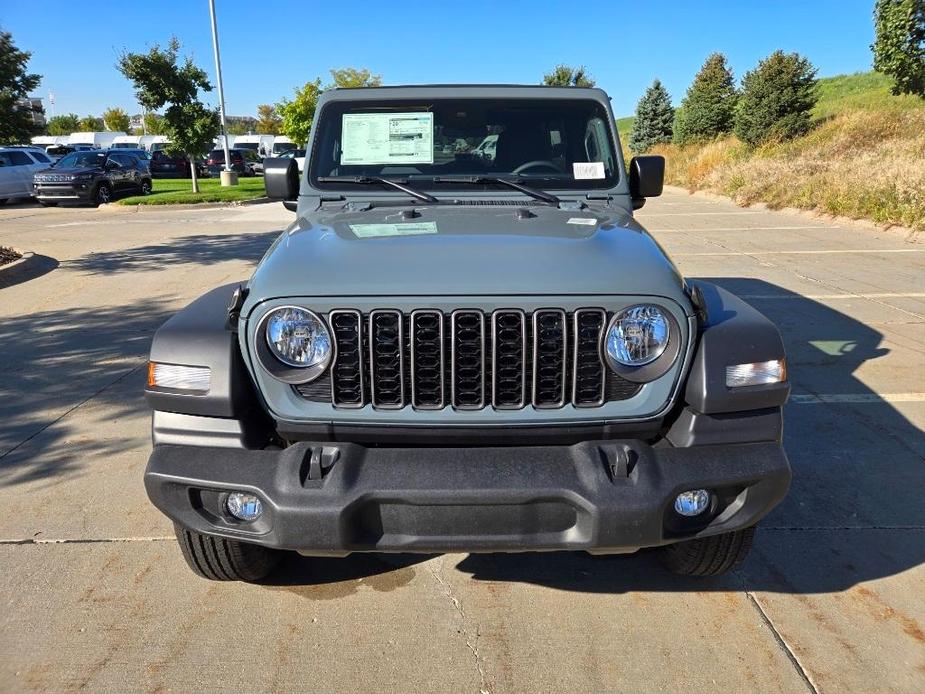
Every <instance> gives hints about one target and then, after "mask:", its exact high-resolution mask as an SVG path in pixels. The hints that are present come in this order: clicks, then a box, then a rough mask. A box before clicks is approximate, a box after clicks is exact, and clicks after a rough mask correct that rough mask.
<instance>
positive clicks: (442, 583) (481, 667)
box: [430, 556, 490, 694]
mask: <svg viewBox="0 0 925 694" xmlns="http://www.w3.org/2000/svg"><path fill="white" fill-rule="evenodd" d="M444 561H445V559H444V557H443V556H441V557H440V559H439V563H438V565H437V566H438V569H437V570H434V569H431V570H430V573H431V574H432V575H433V577H434V580H435V581H436V582H437V585H438V586H439V587H440V590H441V592H442V593H443V594H444V595H445V596H446V597H448V598H449V599H450V602H451V603H452V604H453V609H454V610H455V611H456V613H457V614H458V615H459V619H460V622H461V624H462V628H461V633H462V635H463V638H464V639H465V641H466V647H467V648H468V649H469V651H470V652H471V653H472V656H473V658H475V667H476V668H477V669H478V673H479V694H490V690H489V689H488V685H487V684H486V676H485V661H484V658H483V657H482V655H481V653H479V627H478V624H476V626H475V637H474V638H473V637H471V636H470V633H469V627H468V625H467V622H468V618H467V617H466V613H465V611H463V608H462V604H461V603H460V602H459V599H458V598H457V597H456V596H455V595H453V591H452V590H451V589H450V584H449V583H448V582H447V580H446V577H445V575H444Z"/></svg>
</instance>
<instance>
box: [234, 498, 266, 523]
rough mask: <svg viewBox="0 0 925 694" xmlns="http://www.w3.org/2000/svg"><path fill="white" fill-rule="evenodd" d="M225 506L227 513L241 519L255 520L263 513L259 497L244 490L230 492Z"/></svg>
mask: <svg viewBox="0 0 925 694" xmlns="http://www.w3.org/2000/svg"><path fill="white" fill-rule="evenodd" d="M225 506H227V507H228V513H230V514H231V515H232V516H234V517H235V518H237V519H238V520H242V521H255V520H257V519H258V518H260V514H261V513H263V504H262V503H260V499H258V498H257V497H256V496H254V495H253V494H247V493H246V492H231V494H229V495H228V501H226V502H225Z"/></svg>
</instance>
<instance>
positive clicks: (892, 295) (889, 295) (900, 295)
mask: <svg viewBox="0 0 925 694" xmlns="http://www.w3.org/2000/svg"><path fill="white" fill-rule="evenodd" d="M736 296H738V297H739V298H740V299H746V300H748V299H760V300H768V301H777V300H778V299H813V300H816V301H828V300H832V299H925V292H874V293H868V294H737V295H736Z"/></svg>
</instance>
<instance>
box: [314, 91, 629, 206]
mask: <svg viewBox="0 0 925 694" xmlns="http://www.w3.org/2000/svg"><path fill="white" fill-rule="evenodd" d="M309 175H310V176H311V181H312V184H313V185H316V186H317V187H319V188H344V187H345V185H346V187H348V188H349V187H350V184H349V183H345V182H342V181H336V182H332V181H326V182H321V183H319V182H318V178H319V177H322V178H325V177H332V176H334V177H338V176H346V177H350V178H352V179H353V178H362V177H367V176H381V177H387V178H397V179H404V180H407V181H409V182H412V183H414V185H416V186H417V187H419V188H420V187H425V188H440V187H456V188H458V187H459V184H458V183H457V182H453V181H444V182H440V181H437V180H434V179H435V178H441V177H456V178H459V177H505V178H513V179H516V180H521V181H524V182H528V183H530V184H531V185H536V186H540V187H544V188H553V189H588V188H610V187H612V186H613V185H614V184H615V183H616V181H617V177H618V169H617V159H616V156H615V153H614V145H613V138H612V131H611V128H610V127H609V126H608V113H607V110H606V109H605V108H604V107H603V105H602V104H600V103H598V102H597V101H594V100H590V99H555V100H553V99H514V98H510V99H490V100H489V99H434V100H431V101H429V102H427V103H426V104H422V103H421V102H420V101H414V102H412V101H397V100H389V101H357V102H333V103H331V104H328V105H327V106H326V107H325V108H324V109H322V112H321V114H320V116H319V127H318V136H317V137H316V139H315V141H314V144H313V150H312V156H311V169H310V172H309Z"/></svg>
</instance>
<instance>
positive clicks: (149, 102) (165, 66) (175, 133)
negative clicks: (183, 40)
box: [118, 37, 221, 193]
mask: <svg viewBox="0 0 925 694" xmlns="http://www.w3.org/2000/svg"><path fill="white" fill-rule="evenodd" d="M179 53H180V42H179V41H178V40H177V39H176V38H175V37H174V38H171V39H170V42H169V43H168V44H167V48H165V49H162V48H161V47H160V46H159V45H157V44H155V45H154V46H152V47H151V49H150V50H149V51H148V52H147V53H125V54H123V55H122V56H121V57H120V58H119V63H118V68H119V71H120V72H121V73H122V74H123V75H125V77H126V78H127V79H129V80H131V81H132V83H133V84H134V85H135V97H136V98H137V100H138V103H140V104H141V105H142V107H143V108H145V109H147V110H149V111H156V110H157V109H159V108H163V107H164V106H167V109H166V111H165V112H164V122H165V125H166V126H167V127H166V135H167V136H168V137H169V138H170V141H171V149H172V150H173V151H178V152H182V153H184V154H185V155H186V156H187V157H188V158H189V160H190V163H193V162H194V160H195V158H196V157H197V156H199V155H201V154H204V153H205V152H207V151H209V150H210V149H211V148H212V142H213V140H214V139H215V136H216V135H217V134H218V133H219V130H220V128H221V123H220V121H219V117H218V111H217V110H215V109H210V108H207V107H206V106H205V105H204V104H203V103H202V102H201V101H199V90H200V89H201V90H203V91H206V92H209V91H212V85H211V84H210V83H209V79H208V76H207V75H206V73H205V71H204V70H203V69H202V68H200V67H198V66H197V65H196V64H195V63H193V59H192V58H191V57H189V56H187V57H186V58H184V60H183V63H182V65H181V64H179V63H178V58H179ZM190 171H191V175H192V178H193V180H192V186H193V192H194V193H198V192H199V182H198V181H197V180H196V167H195V166H190Z"/></svg>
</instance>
